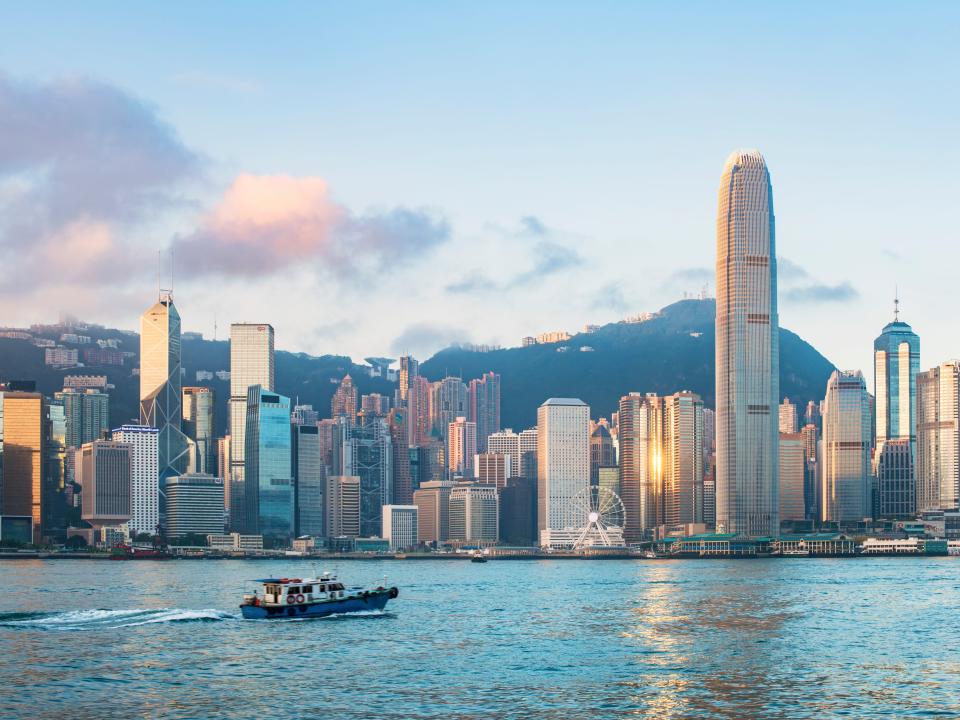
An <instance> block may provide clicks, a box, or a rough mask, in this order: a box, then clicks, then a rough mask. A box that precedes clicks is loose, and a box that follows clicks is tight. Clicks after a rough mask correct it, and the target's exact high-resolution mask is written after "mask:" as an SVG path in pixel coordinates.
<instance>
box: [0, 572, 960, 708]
mask: <svg viewBox="0 0 960 720" xmlns="http://www.w3.org/2000/svg"><path fill="white" fill-rule="evenodd" d="M328 565H329V567H328ZM319 569H321V570H322V569H335V570H337V571H339V573H340V575H341V578H342V579H344V580H345V581H346V582H347V584H351V585H352V584H379V583H380V582H382V578H383V576H384V575H387V576H388V581H389V583H390V584H395V585H398V586H400V588H401V594H400V597H399V598H398V599H397V600H396V601H394V602H393V603H391V605H390V606H389V607H388V612H387V613H386V614H384V615H373V616H361V617H345V618H331V619H325V620H312V621H291V622H286V621H285V622H263V621H261V622H252V621H244V620H240V619H239V614H238V610H237V603H238V601H239V598H240V595H241V594H242V592H243V589H244V582H243V581H244V580H245V579H248V578H255V577H262V576H266V575H269V574H274V573H275V574H280V575H286V576H304V575H310V574H312V572H313V570H314V566H313V564H312V563H302V562H282V563H272V562H271V563H267V562H246V563H245V562H240V561H236V562H234V561H229V562H197V561H193V562H188V561H180V562H167V563H161V562H102V561H100V562H97V561H74V562H68V561H46V562H44V561H19V562H5V563H0V583H2V587H3V591H2V593H0V717H3V718H13V717H31V718H54V717H56V718H61V717H63V718H69V717H73V718H87V717H102V718H114V717H116V718H133V717H138V718H168V717H169V718H252V717H255V716H256V717H261V718H271V719H276V718H292V717H297V718H301V717H302V718H308V719H309V720H326V719H328V718H329V719H333V718H448V717H453V718H481V717H482V718H490V717H537V718H558V719H559V718H564V719H566V718H605V717H624V716H628V715H629V716H639V717H651V718H702V717H731V718H732V717H736V718H824V717H849V718H864V717H871V718H872V717H907V716H914V717H931V716H943V717H958V716H960V642H958V631H960V592H958V590H960V562H958V561H956V560H953V559H949V558H943V559H929V560H912V559H903V558H892V559H871V560H860V561H857V560H809V559H797V560H779V561H778V560H754V561H720V560H713V561H647V562H638V561H557V560H554V561H536V562H532V561H495V562H489V563H486V564H483V565H480V564H473V563H468V562H440V561H434V562H427V561H419V562H418V561H411V560H407V561H395V562H389V561H384V562H379V561H378V562H341V563H339V565H338V566H336V567H334V566H333V565H331V564H329V563H328V564H327V565H324V564H321V565H320V566H319Z"/></svg>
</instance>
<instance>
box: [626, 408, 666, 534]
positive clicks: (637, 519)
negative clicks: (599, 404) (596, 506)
mask: <svg viewBox="0 0 960 720" xmlns="http://www.w3.org/2000/svg"><path fill="white" fill-rule="evenodd" d="M617 428H618V434H619V436H620V492H621V500H623V506H624V510H625V511H626V518H625V519H624V522H625V526H624V529H623V537H624V540H625V541H626V542H640V541H641V540H644V539H645V538H646V537H647V536H649V535H651V533H652V532H653V530H654V528H656V526H657V524H658V522H659V516H660V513H659V512H658V509H659V508H660V507H661V497H662V492H663V455H662V453H663V432H664V428H663V400H662V398H658V397H657V396H656V395H654V394H652V393H651V394H648V395H643V394H641V393H637V392H633V393H630V394H629V395H625V396H623V397H622V398H620V412H619V422H618V423H617Z"/></svg>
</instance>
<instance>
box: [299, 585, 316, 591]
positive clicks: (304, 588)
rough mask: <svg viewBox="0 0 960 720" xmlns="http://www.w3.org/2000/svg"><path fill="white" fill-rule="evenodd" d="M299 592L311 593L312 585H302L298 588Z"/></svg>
mask: <svg viewBox="0 0 960 720" xmlns="http://www.w3.org/2000/svg"><path fill="white" fill-rule="evenodd" d="M300 592H302V593H312V592H313V585H304V586H303V587H302V588H301V589H300Z"/></svg>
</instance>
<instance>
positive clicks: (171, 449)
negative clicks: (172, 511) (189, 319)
mask: <svg viewBox="0 0 960 720" xmlns="http://www.w3.org/2000/svg"><path fill="white" fill-rule="evenodd" d="M180 388H181V379H180V313H178V312H177V308H176V306H175V305H174V304H173V295H172V294H171V293H170V292H169V291H161V292H160V299H159V300H158V301H157V302H156V304H154V305H153V306H152V307H150V308H149V309H148V310H147V311H146V312H145V313H144V314H143V315H141V316H140V424H141V425H149V426H150V427H155V428H157V430H159V433H158V434H157V449H158V450H157V451H158V459H157V463H158V469H159V473H160V492H161V494H162V493H163V485H164V480H165V479H166V478H168V477H171V476H173V475H180V474H181V473H183V472H184V471H185V470H186V469H187V460H188V457H187V448H188V442H187V437H186V435H184V434H183V432H182V430H181V418H182V414H181V410H182V405H181V403H182V397H181V392H180ZM160 512H161V513H162V512H163V506H162V504H161V507H160Z"/></svg>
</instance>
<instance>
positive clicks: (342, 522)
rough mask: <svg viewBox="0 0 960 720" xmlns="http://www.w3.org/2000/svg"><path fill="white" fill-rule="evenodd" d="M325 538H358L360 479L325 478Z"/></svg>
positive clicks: (350, 476) (332, 476)
mask: <svg viewBox="0 0 960 720" xmlns="http://www.w3.org/2000/svg"><path fill="white" fill-rule="evenodd" d="M326 504H327V537H331V538H338V537H360V478H359V477H357V476H356V475H328V476H327V503H326Z"/></svg>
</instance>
